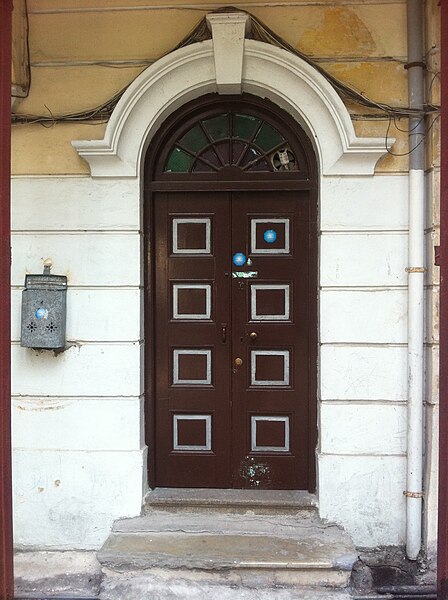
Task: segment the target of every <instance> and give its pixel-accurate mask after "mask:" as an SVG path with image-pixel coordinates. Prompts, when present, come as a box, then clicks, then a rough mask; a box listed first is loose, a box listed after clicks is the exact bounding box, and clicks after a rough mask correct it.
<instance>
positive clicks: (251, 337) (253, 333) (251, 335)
mask: <svg viewBox="0 0 448 600" xmlns="http://www.w3.org/2000/svg"><path fill="white" fill-rule="evenodd" d="M249 337H250V339H251V340H252V341H255V340H256V339H257V337H258V333H257V332H256V331H252V333H249Z"/></svg>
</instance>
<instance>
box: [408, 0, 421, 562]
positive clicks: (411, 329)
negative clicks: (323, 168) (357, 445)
mask: <svg viewBox="0 0 448 600" xmlns="http://www.w3.org/2000/svg"><path fill="white" fill-rule="evenodd" d="M422 9H423V3H422V2H421V0H408V13H407V26H408V64H407V68H408V98H409V100H408V101H409V106H410V107H412V108H418V109H422V108H423V103H424V74H423V27H422V23H423V10H422ZM424 135H425V122H424V119H423V117H420V116H419V117H413V118H411V119H410V123H409V152H410V154H409V250H408V261H409V262H408V268H407V271H408V415H407V417H408V424H407V491H406V515H407V517H406V523H407V526H406V554H407V556H408V558H409V559H411V560H415V559H416V558H417V556H418V554H419V552H420V548H421V537H422V478H423V394H424V391H423V373H424V300H425V290H424V267H425V264H424V263H425V251H424V242H425V237H424V229H425V220H424V219H425V212H424V207H425V203H424V198H425V181H424V177H425V175H424V168H425V153H424V141H423V140H424Z"/></svg>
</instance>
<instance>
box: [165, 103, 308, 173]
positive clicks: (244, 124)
mask: <svg viewBox="0 0 448 600" xmlns="http://www.w3.org/2000/svg"><path fill="white" fill-rule="evenodd" d="M301 162H302V161H301V157H298V156H297V155H296V153H295V152H294V151H293V149H292V148H291V146H290V144H289V143H288V141H287V139H286V138H285V136H284V135H283V134H282V133H280V131H279V130H278V129H277V128H276V127H274V126H273V125H272V124H270V123H268V122H267V121H266V120H264V119H263V118H262V117H260V116H257V115H255V114H250V113H249V112H243V111H239V112H237V111H235V112H232V111H226V112H222V113H219V114H217V115H214V116H211V117H206V118H203V119H198V120H197V121H196V122H195V123H194V124H193V125H192V126H191V127H190V128H189V129H188V130H187V131H186V132H185V133H183V134H181V136H180V137H179V138H178V139H177V140H176V142H175V143H174V145H173V147H172V148H171V150H170V151H169V152H168V155H167V158H166V161H165V165H164V168H163V170H164V172H165V173H213V172H216V171H219V170H221V169H223V168H225V167H237V168H239V169H240V170H241V171H243V172H265V173H266V172H278V171H282V172H285V171H296V172H297V171H301V170H302V169H303V168H304V167H305V170H306V166H305V165H302V164H301Z"/></svg>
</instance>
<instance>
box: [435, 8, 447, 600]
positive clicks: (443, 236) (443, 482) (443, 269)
mask: <svg viewBox="0 0 448 600" xmlns="http://www.w3.org/2000/svg"><path fill="white" fill-rule="evenodd" d="M440 19H441V29H442V33H441V87H442V116H441V169H440V171H441V183H440V388H439V393H440V420H439V423H440V445H439V531H438V565H437V570H438V576H437V580H438V581H437V583H438V594H437V598H438V600H448V0H442V2H441V15H440Z"/></svg>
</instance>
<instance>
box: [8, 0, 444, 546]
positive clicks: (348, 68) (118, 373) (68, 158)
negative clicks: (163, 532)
mask: <svg viewBox="0 0 448 600" xmlns="http://www.w3.org/2000/svg"><path fill="white" fill-rule="evenodd" d="M146 4H148V2H146V1H145V0H132V1H129V0H107V1H106V0H76V1H75V0H69V1H67V2H65V3H64V7H63V8H62V9H61V7H60V6H61V5H60V3H59V2H56V1H55V0H28V7H29V13H30V14H29V23H30V60H31V72H32V85H31V90H30V94H29V97H28V98H27V99H26V100H24V101H23V102H22V103H21V104H20V105H19V106H18V108H17V112H18V113H20V114H34V115H39V114H48V113H51V114H53V115H60V114H67V113H72V112H77V111H82V110H87V109H90V108H93V107H95V106H98V105H100V104H102V103H103V102H105V101H107V100H108V99H109V98H111V97H112V96H113V95H114V94H115V93H116V92H117V91H119V90H120V89H122V88H123V87H125V86H126V85H127V84H128V83H130V82H132V81H133V80H134V79H135V77H136V76H137V75H138V74H139V73H140V72H141V71H142V70H143V69H145V68H146V67H147V66H148V64H152V63H153V62H154V61H155V60H157V58H159V57H160V56H161V55H163V54H164V53H166V52H167V51H169V50H170V49H171V48H172V47H174V46H175V45H176V44H177V43H178V42H179V41H180V40H181V39H182V38H183V37H184V36H185V35H186V34H188V33H189V32H190V31H191V29H192V28H193V27H194V26H195V25H196V24H197V22H198V21H199V20H200V19H201V18H202V17H203V16H204V15H205V14H206V12H207V11H208V10H212V9H216V8H218V7H219V6H222V5H226V4H227V3H222V4H220V3H210V2H208V3H207V2H203V1H201V0H197V1H196V2H195V3H194V4H189V3H187V2H186V1H185V0H174V1H170V2H169V3H168V2H162V0H157V1H156V2H154V1H153V2H151V3H150V4H151V6H146ZM428 4H431V3H428ZM436 4H437V2H436V0H434V1H433V2H432V7H429V8H428V10H431V11H433V13H435V12H436V10H437V9H436ZM234 5H235V6H236V7H238V8H241V9H244V10H248V11H250V12H252V13H253V14H254V15H255V16H257V17H258V18H260V19H261V20H262V21H264V22H265V24H266V25H268V26H269V27H270V28H271V29H273V30H274V31H275V32H276V33H278V34H279V35H281V36H282V37H284V38H285V40H286V41H288V42H289V43H290V44H292V45H293V46H295V47H296V48H298V49H299V50H301V51H303V52H305V53H307V54H309V55H310V56H313V57H314V58H315V59H316V60H317V61H319V63H320V64H321V65H322V66H323V67H324V68H326V69H328V71H329V72H331V73H332V74H333V75H335V76H337V77H338V78H339V79H341V80H343V81H344V82H346V83H348V84H351V85H353V86H355V87H356V88H357V89H358V90H360V91H362V92H364V93H365V94H367V95H368V96H370V97H371V98H373V99H375V100H377V101H381V102H385V103H388V104H394V105H402V106H405V105H407V80H406V71H405V69H404V68H403V65H404V63H405V62H406V26H405V23H406V4H405V2H404V1H388V0H381V1H380V0H378V1H377V2H376V1H370V0H366V1H361V0H359V1H358V2H355V1H351V0H344V1H342V0H341V1H340V2H327V3H325V4H324V3H321V2H313V1H305V0H304V1H294V2H293V1H291V2H284V1H282V2H277V1H275V0H274V1H271V2H259V1H256V0H252V1H251V0H247V1H246V2H244V3H235V4H234ZM123 7H124V8H123ZM434 18H435V17H434ZM434 35H436V33H434ZM428 40H429V38H428ZM428 43H429V42H428ZM434 60H435V59H434ZM434 68H436V67H434ZM433 89H434V90H435V89H436V83H434V84H433ZM348 107H349V110H350V112H351V114H352V116H353V119H354V125H355V129H356V132H357V134H358V135H361V136H385V135H386V132H387V130H388V129H389V136H390V137H395V138H396V139H397V141H396V143H395V144H394V146H393V147H392V152H393V153H396V154H405V153H406V149H407V139H406V138H407V134H406V129H407V122H406V120H400V121H398V120H397V121H396V123H394V122H392V123H389V118H388V117H387V116H384V115H382V114H380V113H378V112H376V111H373V110H371V109H366V108H362V107H359V106H356V105H352V104H351V105H349V106H348ZM105 126H106V125H105V124H104V123H92V122H88V123H85V122H81V123H76V122H66V123H60V122H58V123H56V124H53V125H49V124H47V126H46V127H43V126H42V125H40V124H20V125H14V128H13V129H14V131H13V172H14V179H13V223H12V227H13V301H14V314H13V340H14V341H13V345H14V348H13V356H14V373H13V395H14V409H15V410H14V441H15V445H16V448H17V450H16V469H15V473H16V483H15V491H16V501H15V502H16V504H15V508H16V540H17V542H18V544H20V545H25V546H29V545H33V546H52V547H59V548H62V547H66V548H70V547H77V548H95V547H98V546H99V545H100V544H101V543H102V541H103V540H104V538H105V537H106V535H107V533H108V531H109V529H110V525H111V522H112V520H113V518H117V517H119V516H126V515H132V514H137V513H138V511H139V509H140V502H141V499H142V495H143V491H144V489H145V480H144V460H145V442H144V432H143V431H142V422H143V419H142V405H143V386H142V381H141V379H142V377H141V375H142V349H143V343H142V342H143V340H142V310H143V308H142V300H141V289H142V283H143V282H142V275H141V229H142V225H141V199H140V189H139V182H138V180H137V179H128V180H122V179H117V180H116V181H112V182H111V181H110V180H108V181H100V180H95V179H92V178H90V177H89V168H88V165H87V163H86V162H85V161H83V160H82V159H81V158H80V157H79V155H78V154H77V153H76V151H75V150H74V148H73V147H72V145H71V143H70V142H71V140H76V139H84V140H85V139H102V138H103V135H104V131H105ZM400 130H403V131H400ZM435 131H436V126H434V128H433V132H435ZM431 157H432V158H431V159H430V161H431V162H430V165H429V166H428V181H429V182H431V183H430V185H431V186H432V187H431V189H433V188H434V187H435V186H436V185H437V184H436V182H437V160H436V158H435V157H436V152H432V153H431ZM319 214H320V235H321V237H320V240H321V241H320V287H321V291H320V334H319V335H320V364H319V371H320V375H319V395H320V417H319V431H320V441H319V448H318V458H319V502H320V507H321V512H322V514H323V516H325V517H327V518H329V519H333V520H336V521H338V522H340V523H342V524H343V525H344V526H345V527H346V528H347V529H348V530H349V531H350V532H351V533H352V535H353V536H354V539H355V542H356V543H357V544H359V545H360V546H374V545H376V544H400V543H402V542H403V539H404V526H405V502H404V497H403V490H404V489H405V487H406V486H405V464H406V462H405V461H406V458H405V453H406V274H405V267H406V253H407V157H406V156H393V155H392V154H389V155H386V156H384V157H383V158H382V159H381V160H380V161H379V163H378V164H377V167H376V175H375V176H369V177H352V178H341V177H326V178H325V179H324V180H323V181H322V185H321V199H320V206H319ZM430 218H431V221H429V223H431V225H430V224H429V223H428V228H430V229H428V231H429V234H428V248H430V247H431V252H432V246H431V244H432V240H433V232H435V231H436V226H437V222H438V221H437V220H436V219H437V208H436V207H434V208H433V212H432V213H431V217H430ZM433 219H434V220H433ZM48 257H51V258H52V260H53V264H54V268H53V271H54V272H55V273H63V274H67V275H68V277H69V286H70V287H69V298H68V306H69V314H68V323H67V326H68V330H67V338H68V340H69V341H72V342H74V343H75V345H74V346H73V347H72V348H71V349H69V350H68V351H67V352H65V353H64V354H61V355H59V356H58V357H55V356H53V354H51V353H45V352H41V353H39V352H33V351H31V350H26V349H22V348H20V346H19V319H20V317H19V311H20V293H21V289H22V285H23V281H24V276H25V273H29V272H40V271H41V269H42V261H43V260H44V259H45V258H48ZM431 277H432V275H431ZM432 283H433V279H431V280H430V286H429V287H428V298H431V299H432V298H433V297H434V294H435V292H434V291H433V290H436V288H435V287H434V286H433V285H432ZM428 302H429V306H430V307H432V308H431V310H434V311H435V310H436V309H435V308H434V307H435V303H434V302H433V301H432V300H429V301H428ZM431 314H432V313H431ZM429 323H430V324H429V325H428V356H430V357H432V356H435V352H436V350H435V348H436V340H435V339H434V335H433V334H434V330H433V326H432V321H429ZM433 348H434V349H433ZM431 360H432V359H431ZM431 364H432V363H431V362H430V360H429V358H428V365H431ZM430 372H431V377H430V378H429V379H428V381H429V382H430V383H428V398H429V399H430V400H429V404H430V409H429V411H428V423H429V425H430V426H432V422H433V421H434V418H435V410H436V407H435V394H434V386H435V384H436V380H435V377H436V374H435V373H433V370H431V371H430ZM429 450H430V449H429ZM427 456H428V457H433V458H434V456H435V453H434V452H432V454H431V452H430V451H429V452H428V453H427ZM433 458H432V461H433ZM428 460H429V459H428ZM428 464H429V466H430V468H431V469H432V471H431V472H432V473H433V472H434V464H433V462H430V463H428ZM428 484H429V485H430V486H432V487H431V490H433V489H434V483H433V477H432V478H431V479H429V478H428ZM432 499H433V504H434V495H433V496H432ZM433 504H432V506H433ZM431 514H432V516H431V517H430V518H428V519H427V531H428V536H429V537H430V538H431V540H432V541H433V540H434V518H433V511H432V513H431ZM431 536H432V537H431Z"/></svg>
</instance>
